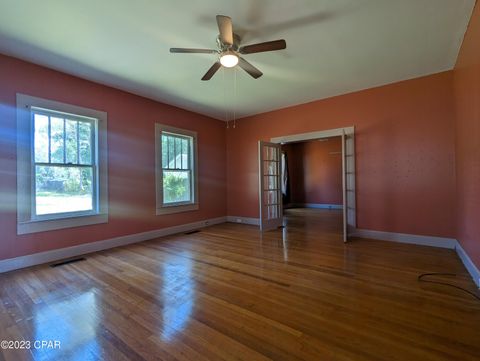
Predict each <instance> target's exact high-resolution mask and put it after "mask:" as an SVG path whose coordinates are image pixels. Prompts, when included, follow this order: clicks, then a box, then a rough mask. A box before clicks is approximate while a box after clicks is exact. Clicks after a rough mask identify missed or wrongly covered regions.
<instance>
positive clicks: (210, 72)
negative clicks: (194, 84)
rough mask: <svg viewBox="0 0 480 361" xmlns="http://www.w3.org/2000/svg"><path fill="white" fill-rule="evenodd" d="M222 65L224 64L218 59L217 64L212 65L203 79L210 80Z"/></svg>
mask: <svg viewBox="0 0 480 361" xmlns="http://www.w3.org/2000/svg"><path fill="white" fill-rule="evenodd" d="M221 66H222V64H220V62H219V61H217V62H216V63H215V64H213V65H212V66H211V67H210V69H208V71H207V72H206V73H205V75H204V76H203V78H202V80H210V79H211V78H212V76H213V75H214V74H215V73H216V72H217V70H218V69H220V67H221Z"/></svg>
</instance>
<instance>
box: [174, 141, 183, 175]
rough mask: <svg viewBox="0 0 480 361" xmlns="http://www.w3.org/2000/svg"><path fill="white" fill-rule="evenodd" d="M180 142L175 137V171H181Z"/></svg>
mask: <svg viewBox="0 0 480 361" xmlns="http://www.w3.org/2000/svg"><path fill="white" fill-rule="evenodd" d="M181 142H182V140H181V139H180V138H176V137H175V169H182V143H181Z"/></svg>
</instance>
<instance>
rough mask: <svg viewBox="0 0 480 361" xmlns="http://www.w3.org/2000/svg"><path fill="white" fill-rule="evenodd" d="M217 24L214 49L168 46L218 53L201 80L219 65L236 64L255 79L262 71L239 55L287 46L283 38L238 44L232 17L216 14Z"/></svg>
mask: <svg viewBox="0 0 480 361" xmlns="http://www.w3.org/2000/svg"><path fill="white" fill-rule="evenodd" d="M217 25H218V30H219V31H220V34H219V35H218V37H217V47H218V49H216V50H214V49H185V48H170V52H171V53H198V54H218V55H219V59H218V60H217V62H215V63H214V64H213V65H212V66H211V67H210V69H208V71H207V72H206V73H205V75H204V76H203V78H202V80H210V79H211V78H212V76H213V75H214V74H215V73H216V72H217V70H218V69H220V67H221V66H224V67H226V68H233V67H234V66H236V65H237V64H238V66H239V67H240V68H242V69H243V70H245V71H246V72H247V73H248V74H250V75H251V76H252V77H253V78H255V79H257V78H259V77H261V76H262V75H263V73H262V72H261V71H260V70H258V69H257V68H256V67H254V66H253V65H252V64H250V63H249V62H248V61H246V60H245V59H244V58H242V57H241V56H240V55H241V54H242V55H244V54H253V53H262V52H265V51H275V50H282V49H285V48H286V47H287V43H286V42H285V40H283V39H282V40H274V41H267V42H265V43H258V44H252V45H245V46H240V40H241V39H240V36H238V34H235V33H234V32H233V26H232V19H231V18H230V17H228V16H225V15H217Z"/></svg>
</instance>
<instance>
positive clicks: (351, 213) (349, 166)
mask: <svg viewBox="0 0 480 361" xmlns="http://www.w3.org/2000/svg"><path fill="white" fill-rule="evenodd" d="M342 135H344V136H345V141H346V144H345V147H344V149H342V155H343V158H344V159H345V167H344V168H345V169H344V172H343V174H344V176H345V178H346V179H345V182H344V185H343V189H342V191H343V192H344V194H346V199H347V207H346V212H347V232H348V234H350V233H351V232H352V231H353V230H355V229H356V228H357V214H356V211H357V207H356V187H355V127H354V126H350V127H344V128H336V129H327V130H319V131H315V132H309V133H300V134H292V135H285V136H281V137H274V138H271V139H270V141H271V142H272V143H280V144H285V143H293V142H303V141H307V140H316V139H322V138H331V137H337V136H339V137H341V136H342ZM345 152H346V154H343V153H345Z"/></svg>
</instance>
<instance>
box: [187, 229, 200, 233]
mask: <svg viewBox="0 0 480 361" xmlns="http://www.w3.org/2000/svg"><path fill="white" fill-rule="evenodd" d="M198 232H200V231H199V230H198V229H195V230H194V231H188V232H185V233H184V234H194V233H198Z"/></svg>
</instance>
